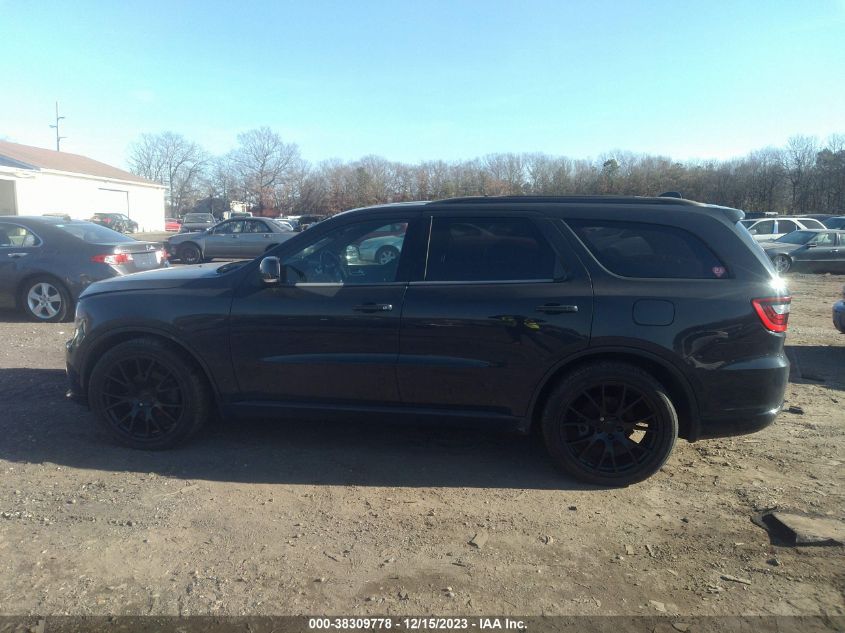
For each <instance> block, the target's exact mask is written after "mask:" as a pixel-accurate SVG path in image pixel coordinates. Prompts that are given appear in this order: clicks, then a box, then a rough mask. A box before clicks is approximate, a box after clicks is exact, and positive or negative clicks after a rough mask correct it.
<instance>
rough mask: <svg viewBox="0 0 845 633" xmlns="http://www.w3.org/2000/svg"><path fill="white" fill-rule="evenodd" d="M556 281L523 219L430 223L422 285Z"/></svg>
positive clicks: (542, 246) (552, 263)
mask: <svg viewBox="0 0 845 633" xmlns="http://www.w3.org/2000/svg"><path fill="white" fill-rule="evenodd" d="M560 276H561V271H560V270H559V269H558V263H557V257H556V256H555V254H554V251H553V250H552V248H551V247H550V246H549V244H548V242H546V240H545V239H544V238H543V236H542V235H541V234H540V231H539V230H538V229H537V227H536V226H535V225H534V224H533V223H532V222H531V221H530V220H528V219H527V218H434V221H433V222H432V225H431V239H430V245H429V253H428V266H427V269H426V275H425V279H426V281H516V280H538V279H555V278H558V277H560Z"/></svg>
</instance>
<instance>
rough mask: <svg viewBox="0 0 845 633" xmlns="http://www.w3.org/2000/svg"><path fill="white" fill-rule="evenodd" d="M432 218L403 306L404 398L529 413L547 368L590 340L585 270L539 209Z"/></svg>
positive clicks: (409, 402) (413, 401)
mask: <svg viewBox="0 0 845 633" xmlns="http://www.w3.org/2000/svg"><path fill="white" fill-rule="evenodd" d="M488 213H489V212H488ZM429 226H430V235H429V246H428V253H427V260H426V265H425V268H424V270H423V271H422V272H421V274H420V276H419V278H418V279H417V280H416V281H412V282H411V283H410V284H409V286H408V290H407V292H406V294H405V304H404V308H403V312H402V332H401V340H400V350H399V364H398V368H397V376H398V380H399V390H400V394H401V398H402V402H403V404H406V405H413V406H419V407H426V408H437V409H443V408H446V409H450V410H466V411H468V412H469V411H471V412H474V413H481V412H488V413H494V414H500V415H505V416H513V417H521V416H524V415H525V414H526V411H527V410H528V407H529V403H530V401H531V398H532V395H533V394H534V390H535V388H536V387H537V385H538V384H539V383H540V382H541V381H542V378H543V377H544V376H545V375H546V373H547V372H548V371H549V370H550V369H551V368H552V367H553V366H554V365H555V364H556V363H557V362H558V361H560V360H561V359H563V358H565V357H566V356H568V355H570V354H572V353H574V352H576V351H578V350H580V349H583V348H585V347H586V346H587V344H588V342H589V336H590V323H591V317H592V303H593V298H592V290H591V286H590V282H589V279H588V277H587V274H586V271H585V270H584V269H583V267H582V266H581V265H580V263H579V262H578V260H577V258H576V257H575V256H574V254H573V253H572V252H571V251H569V250H568V248H567V247H566V242H565V240H564V239H563V236H562V235H561V233H560V232H559V231H558V230H557V228H556V227H555V226H553V225H552V223H551V222H549V221H548V220H546V219H544V218H542V217H538V216H534V215H528V214H521V213H519V212H513V213H508V214H507V215H502V216H498V215H487V216H484V215H475V214H472V215H470V214H464V213H460V212H455V213H454V214H450V215H435V216H434V217H431V218H430V219H429Z"/></svg>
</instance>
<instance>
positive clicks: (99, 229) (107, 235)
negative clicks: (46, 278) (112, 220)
mask: <svg viewBox="0 0 845 633" xmlns="http://www.w3.org/2000/svg"><path fill="white" fill-rule="evenodd" d="M53 226H55V227H56V228H57V229H61V230H62V231H64V232H65V233H70V234H71V235H73V236H74V237H78V238H79V239H80V240H85V241H86V242H89V243H90V244H116V243H118V242H134V241H135V240H134V239H132V238H131V237H127V236H125V235H124V234H123V233H118V232H117V231H112V230H111V229H107V228H106V227H104V226H100V225H99V224H94V223H93V222H74V223H68V224H54V225H53Z"/></svg>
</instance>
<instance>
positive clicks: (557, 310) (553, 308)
mask: <svg viewBox="0 0 845 633" xmlns="http://www.w3.org/2000/svg"><path fill="white" fill-rule="evenodd" d="M536 311H537V312H543V313H544V314H569V313H571V312H578V306H574V305H561V304H559V303H547V304H545V305H541V306H537V308H536Z"/></svg>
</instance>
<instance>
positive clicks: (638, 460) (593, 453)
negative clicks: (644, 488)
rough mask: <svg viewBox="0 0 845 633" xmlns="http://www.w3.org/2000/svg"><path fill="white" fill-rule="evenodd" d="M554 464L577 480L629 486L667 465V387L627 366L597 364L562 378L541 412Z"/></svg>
mask: <svg viewBox="0 0 845 633" xmlns="http://www.w3.org/2000/svg"><path fill="white" fill-rule="evenodd" d="M542 432H543V439H544V443H545V445H546V448H547V450H548V451H549V454H550V455H551V457H552V459H553V461H554V462H555V465H556V466H557V467H558V468H560V469H561V470H563V471H564V472H565V473H566V474H568V475H571V476H572V477H575V478H576V479H578V480H580V481H584V482H587V483H591V484H598V485H602V486H629V485H631V484H635V483H638V482H640V481H643V480H644V479H647V478H648V477H650V476H651V475H653V474H654V473H656V472H657V471H658V470H660V468H661V467H662V466H663V464H664V463H666V460H667V459H668V458H669V455H670V453H671V452H672V448H673V447H674V446H675V440H676V439H677V437H678V415H677V413H676V411H675V407H674V406H673V405H672V401H671V400H670V399H669V396H668V395H667V392H666V389H665V388H664V387H663V385H661V384H660V383H659V382H658V381H657V380H655V379H654V377H653V376H651V375H650V374H648V373H647V372H645V371H643V370H641V369H639V368H638V367H635V366H633V365H628V364H626V363H614V362H600V363H593V364H590V365H586V366H584V367H581V368H579V369H576V370H575V371H573V372H572V373H570V374H568V375H567V376H565V377H564V378H563V379H562V380H561V382H560V384H559V385H558V386H557V387H556V388H555V390H554V391H553V392H552V394H551V395H550V396H549V399H548V401H547V402H546V406H545V408H544V410H543V418H542Z"/></svg>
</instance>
